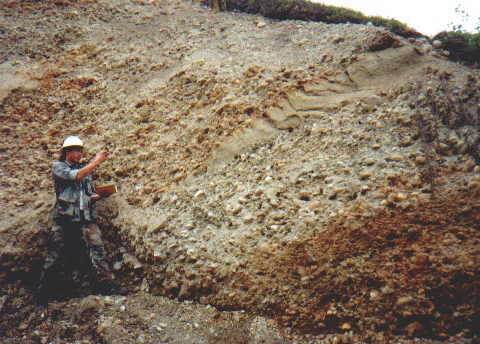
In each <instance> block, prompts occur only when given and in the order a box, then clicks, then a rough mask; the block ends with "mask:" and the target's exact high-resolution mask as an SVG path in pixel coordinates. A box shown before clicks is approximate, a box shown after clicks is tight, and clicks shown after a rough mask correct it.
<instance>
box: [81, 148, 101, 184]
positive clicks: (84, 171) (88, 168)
mask: <svg viewBox="0 0 480 344" xmlns="http://www.w3.org/2000/svg"><path fill="white" fill-rule="evenodd" d="M107 158H108V154H107V152H104V151H102V152H100V153H97V155H95V157H94V158H93V159H92V160H91V161H90V162H89V163H88V164H87V165H85V166H84V167H82V168H81V169H79V170H78V173H77V176H76V177H75V180H76V181H77V182H79V181H81V180H82V179H83V178H85V177H86V176H88V175H89V174H90V173H92V172H93V171H94V170H95V169H96V168H97V167H98V165H100V164H101V163H102V162H104V161H105V160H107Z"/></svg>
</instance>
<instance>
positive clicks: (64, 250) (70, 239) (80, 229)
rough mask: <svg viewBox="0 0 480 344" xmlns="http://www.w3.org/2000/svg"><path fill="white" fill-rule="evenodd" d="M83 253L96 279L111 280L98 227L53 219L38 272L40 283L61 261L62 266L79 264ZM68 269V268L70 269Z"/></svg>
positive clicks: (71, 268) (77, 265) (92, 224)
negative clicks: (44, 256) (47, 243)
mask: <svg viewBox="0 0 480 344" xmlns="http://www.w3.org/2000/svg"><path fill="white" fill-rule="evenodd" d="M85 254H86V256H87V260H88V262H89V264H90V265H91V268H93V272H94V273H95V275H96V276H95V277H96V279H97V280H111V279H113V278H114V277H113V274H112V272H111V270H110V268H109V266H108V263H107V261H106V255H105V249H104V247H103V242H102V238H101V233H100V229H99V228H98V226H97V224H95V223H76V222H71V221H66V220H60V221H56V222H55V223H54V225H53V227H52V233H51V237H50V242H49V251H48V255H47V258H46V260H45V263H44V265H43V269H42V272H41V276H40V284H41V285H43V284H44V283H45V279H46V278H47V275H48V274H49V273H50V272H51V271H52V270H53V269H54V268H55V267H57V266H58V265H59V263H60V262H63V263H64V265H65V268H66V269H68V270H72V271H73V269H75V268H77V267H80V268H81V265H82V264H81V257H84V256H85ZM72 271H67V272H72Z"/></svg>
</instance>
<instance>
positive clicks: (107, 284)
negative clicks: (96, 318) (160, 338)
mask: <svg viewBox="0 0 480 344" xmlns="http://www.w3.org/2000/svg"><path fill="white" fill-rule="evenodd" d="M82 156H83V142H82V140H80V138H79V137H77V136H69V137H67V138H66V139H65V141H64V142H63V145H62V151H61V156H60V159H59V160H58V161H55V162H54V163H53V169H52V172H53V173H52V174H53V181H54V186H55V195H56V202H55V207H54V211H53V221H54V224H53V228H52V233H51V240H50V243H49V244H50V245H49V253H48V256H47V258H46V260H45V263H44V265H43V269H42V272H41V276H40V283H39V286H38V289H37V297H38V299H39V301H40V302H41V303H45V302H46V300H48V294H49V292H51V289H52V288H51V286H48V284H51V282H52V281H51V277H52V275H53V272H54V270H55V269H56V268H57V267H58V265H59V262H60V261H64V262H65V265H66V267H67V269H71V268H73V267H74V266H76V265H77V266H78V265H79V260H80V257H81V256H82V253H85V252H82V250H83V251H84V250H86V251H87V253H88V260H89V264H90V265H91V268H93V269H92V270H93V272H94V275H95V276H94V277H93V280H94V281H95V283H96V284H97V287H99V288H100V289H101V290H100V291H103V292H105V291H107V290H106V289H107V288H110V289H112V291H113V289H116V288H115V287H116V285H115V284H114V283H113V279H114V275H113V273H112V272H111V270H110V267H109V265H108V263H107V261H106V259H105V258H106V257H105V249H104V247H103V243H102V239H101V233H100V229H99V228H98V226H97V224H96V223H95V220H96V214H95V208H94V203H95V202H96V201H97V200H98V199H100V196H99V195H98V194H96V193H95V189H94V187H93V185H92V176H91V174H92V172H93V171H94V170H95V169H96V168H97V167H98V166H99V165H100V164H101V163H102V162H103V161H105V160H106V159H107V157H108V156H107V153H106V152H100V153H98V154H97V155H96V156H95V157H94V158H93V159H92V160H91V161H90V162H89V163H88V164H84V163H81V159H82ZM68 272H70V271H68Z"/></svg>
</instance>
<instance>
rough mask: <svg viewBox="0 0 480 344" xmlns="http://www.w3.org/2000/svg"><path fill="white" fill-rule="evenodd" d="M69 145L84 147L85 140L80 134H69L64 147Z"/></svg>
mask: <svg viewBox="0 0 480 344" xmlns="http://www.w3.org/2000/svg"><path fill="white" fill-rule="evenodd" d="M67 147H83V141H82V140H80V138H79V137H78V136H69V137H67V138H66V139H65V141H63V145H62V149H63V148H67Z"/></svg>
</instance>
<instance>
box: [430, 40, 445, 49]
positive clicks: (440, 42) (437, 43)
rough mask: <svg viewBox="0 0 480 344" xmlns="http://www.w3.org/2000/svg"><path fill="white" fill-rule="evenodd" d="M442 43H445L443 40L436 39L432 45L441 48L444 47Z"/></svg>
mask: <svg viewBox="0 0 480 344" xmlns="http://www.w3.org/2000/svg"><path fill="white" fill-rule="evenodd" d="M442 45H443V43H442V41H440V40H438V39H436V40H434V41H433V42H432V46H433V48H434V49H440V48H442Z"/></svg>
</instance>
